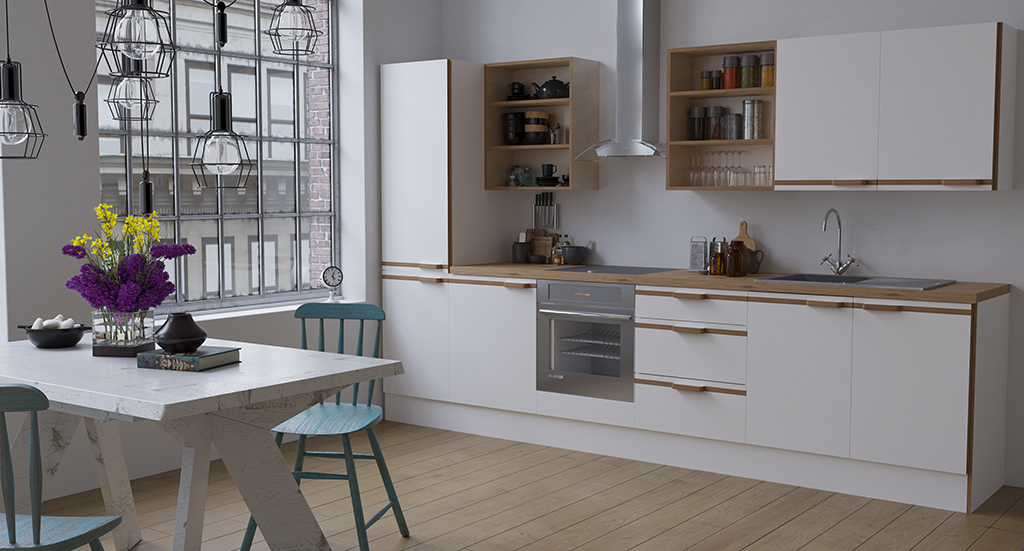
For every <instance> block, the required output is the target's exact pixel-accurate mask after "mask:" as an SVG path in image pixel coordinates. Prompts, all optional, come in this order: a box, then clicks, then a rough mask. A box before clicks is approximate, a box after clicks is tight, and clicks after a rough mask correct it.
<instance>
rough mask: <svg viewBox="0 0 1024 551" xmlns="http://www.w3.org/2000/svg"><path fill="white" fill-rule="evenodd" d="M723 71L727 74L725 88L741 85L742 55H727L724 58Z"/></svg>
mask: <svg viewBox="0 0 1024 551" xmlns="http://www.w3.org/2000/svg"><path fill="white" fill-rule="evenodd" d="M722 72H723V74H724V76H725V82H724V85H725V88H727V89H728V88H739V87H740V56H738V55H727V56H725V58H723V59H722Z"/></svg>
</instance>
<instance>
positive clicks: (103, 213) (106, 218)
mask: <svg viewBox="0 0 1024 551" xmlns="http://www.w3.org/2000/svg"><path fill="white" fill-rule="evenodd" d="M110 209H111V207H110V205H108V204H106V203H100V204H99V205H97V206H96V208H95V209H94V210H95V212H96V217H97V218H99V220H100V229H102V230H103V237H104V238H105V239H111V238H113V236H114V226H116V225H117V215H116V214H114V213H113V212H111V211H110Z"/></svg>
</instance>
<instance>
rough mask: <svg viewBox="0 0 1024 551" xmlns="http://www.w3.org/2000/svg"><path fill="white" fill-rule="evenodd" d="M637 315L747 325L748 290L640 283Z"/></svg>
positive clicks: (637, 293) (637, 292)
mask: <svg viewBox="0 0 1024 551" xmlns="http://www.w3.org/2000/svg"><path fill="white" fill-rule="evenodd" d="M636 317H638V318H657V319H665V320H683V321H692V322H708V323H726V324H732V325H746V324H747V293H746V292H736V291H720V290H715V289H686V288H682V287H645V286H638V287H637V288H636Z"/></svg>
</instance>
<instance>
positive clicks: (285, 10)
mask: <svg viewBox="0 0 1024 551" xmlns="http://www.w3.org/2000/svg"><path fill="white" fill-rule="evenodd" d="M314 11H315V10H314V9H313V8H311V7H309V6H304V5H302V1H301V0H285V3H283V4H281V5H279V6H275V7H274V13H273V15H272V16H271V19H270V27H269V29H267V30H266V31H264V33H266V34H267V35H268V36H270V42H271V43H272V44H273V45H274V53H275V54H281V55H310V54H313V53H316V41H317V39H318V38H319V37H320V35H322V34H324V33H323V31H319V30H317V28H316V23H315V21H314V20H313V12H314Z"/></svg>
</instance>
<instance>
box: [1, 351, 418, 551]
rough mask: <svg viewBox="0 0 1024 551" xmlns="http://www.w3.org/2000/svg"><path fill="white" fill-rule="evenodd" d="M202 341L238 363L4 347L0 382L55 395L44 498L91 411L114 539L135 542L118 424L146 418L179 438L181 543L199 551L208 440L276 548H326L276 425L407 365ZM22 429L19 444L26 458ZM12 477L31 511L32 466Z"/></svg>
mask: <svg viewBox="0 0 1024 551" xmlns="http://www.w3.org/2000/svg"><path fill="white" fill-rule="evenodd" d="M86 338H88V336H87V337H86ZM207 344H210V345H214V346H238V347H240V348H241V349H242V350H241V360H242V361H241V363H239V364H235V365H231V366H225V367H220V368H217V369H213V370H209V371H204V372H199V373H194V372H175V371H161V370H156V369H139V368H137V367H136V366H135V358H103V357H93V356H92V349H91V347H90V345H89V344H88V343H80V344H79V345H78V346H76V347H74V348H65V349H49V350H44V349H38V348H35V347H34V346H32V345H31V344H30V343H29V342H28V341H17V342H11V343H0V383H23V384H29V385H32V386H35V387H36V388H39V389H40V390H42V391H43V392H44V393H46V396H47V397H48V398H49V399H50V409H49V410H46V411H44V412H40V418H39V422H40V435H41V436H42V438H41V440H42V447H43V448H42V458H43V477H44V480H43V490H44V495H45V490H46V486H47V485H48V483H49V482H50V481H51V480H52V479H53V476H54V475H55V474H56V472H57V467H59V465H60V462H61V459H62V458H63V456H64V451H65V449H66V448H67V446H68V444H69V443H70V442H71V438H72V437H73V436H74V433H75V431H77V430H78V427H79V426H80V425H81V424H82V422H81V420H82V419H83V418H84V419H85V423H84V424H85V428H86V430H87V431H88V435H89V441H90V444H91V446H92V451H93V455H94V457H95V459H96V471H97V473H98V474H99V479H100V485H101V489H102V492H103V500H104V502H105V504H106V507H107V512H108V514H112V515H113V514H117V515H121V516H122V518H123V520H122V523H121V526H120V527H119V528H118V529H117V530H115V532H114V544H115V547H116V549H117V550H118V551H126V550H127V549H130V548H131V547H132V546H134V545H135V544H137V543H138V542H139V541H141V539H142V536H141V530H140V527H139V522H138V518H137V515H136V512H135V502H134V498H133V497H132V493H131V486H130V485H129V479H128V471H127V469H126V467H125V461H124V455H123V453H122V448H121V441H120V437H119V435H118V431H117V427H116V426H115V424H114V423H113V422H112V421H114V420H120V421H129V422H135V421H143V420H148V421H153V422H155V423H156V424H157V425H159V426H160V427H161V428H162V429H164V430H165V431H166V432H167V433H168V434H170V435H171V436H172V437H173V438H175V439H176V440H178V442H180V443H181V444H182V446H184V449H183V452H182V458H181V483H180V486H179V488H178V510H177V515H176V518H175V528H174V550H175V551H192V550H198V549H199V547H200V543H201V542H202V535H203V517H204V513H205V509H206V485H207V480H208V476H209V468H210V447H211V444H212V445H216V446H217V451H218V452H220V455H221V458H222V460H223V461H224V464H225V466H226V467H227V469H228V472H229V473H230V474H231V478H232V479H233V480H234V482H235V484H236V485H237V487H238V490H239V492H240V493H241V494H242V498H243V499H244V500H245V503H246V505H247V506H248V507H249V510H250V511H251V512H252V515H253V516H254V517H255V518H256V522H257V523H258V524H259V526H260V530H261V531H262V533H263V535H264V537H265V538H266V541H267V543H268V545H269V546H270V548H271V549H273V550H274V551H312V550H329V549H330V546H329V545H328V544H327V539H326V538H325V537H324V535H323V532H322V531H321V530H320V527H319V526H318V525H317V522H316V519H315V518H314V517H313V513H312V511H310V509H309V505H308V504H307V503H306V500H305V498H303V496H302V493H301V492H300V491H299V487H298V484H297V483H296V482H295V479H294V478H293V477H292V475H291V467H290V466H289V465H288V464H287V463H286V462H285V460H284V458H283V457H282V456H281V453H280V451H278V449H277V446H276V445H275V444H274V437H273V434H272V433H271V432H270V428H271V427H274V426H275V425H277V424H278V423H280V422H282V421H284V420H286V419H288V418H289V417H291V416H292V415H294V414H296V413H298V412H300V411H302V410H303V409H305V408H307V407H309V406H311V405H313V404H315V403H317V402H319V401H320V400H323V399H325V398H329V397H330V396H331V395H333V394H334V393H335V392H337V391H339V390H341V389H342V388H345V387H347V386H349V385H351V384H353V383H357V382H361V381H368V380H370V379H376V378H380V377H387V376H390V375H397V374H401V373H403V372H404V370H403V368H402V363H401V362H399V361H397V360H378V359H373V358H361V357H358V356H347V355H340V354H332V353H325V352H315V351H307V350H301V349H296V348H283V347H276V346H265V345H257V344H249V343H236V342H231V341H223V340H216V339H209V340H207ZM24 432H26V431H20V432H19V435H18V437H17V438H16V439H15V445H14V447H15V454H17V455H24V456H26V457H27V455H28V442H27V440H28V438H27V437H25V436H23V434H24ZM19 459H20V458H19ZM15 464H16V465H19V464H20V465H24V464H27V461H26V460H16V463H15ZM16 478H17V479H18V480H17V483H18V489H17V490H16V496H17V497H18V499H19V503H18V505H17V508H18V509H19V510H21V509H24V510H26V511H27V508H28V503H27V496H28V491H27V488H28V481H27V474H25V473H17V474H16ZM22 498H25V499H24V500H22Z"/></svg>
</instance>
